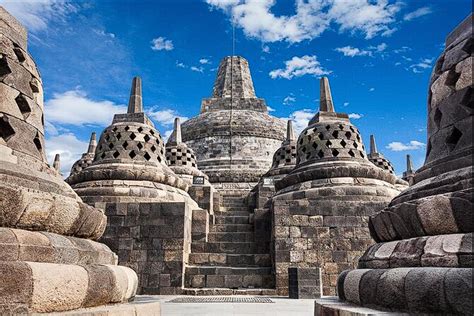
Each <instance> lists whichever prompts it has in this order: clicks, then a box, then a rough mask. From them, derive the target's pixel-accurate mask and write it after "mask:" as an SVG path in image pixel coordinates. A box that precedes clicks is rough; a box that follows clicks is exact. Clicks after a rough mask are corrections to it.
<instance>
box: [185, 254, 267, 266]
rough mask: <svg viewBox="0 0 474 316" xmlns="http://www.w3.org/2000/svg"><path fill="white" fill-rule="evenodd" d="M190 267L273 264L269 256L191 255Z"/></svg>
mask: <svg viewBox="0 0 474 316" xmlns="http://www.w3.org/2000/svg"><path fill="white" fill-rule="evenodd" d="M189 264H190V265H205V266H235V267H267V266H270V265H271V264H272V261H271V257H270V255H269V254H229V253H191V254H189Z"/></svg>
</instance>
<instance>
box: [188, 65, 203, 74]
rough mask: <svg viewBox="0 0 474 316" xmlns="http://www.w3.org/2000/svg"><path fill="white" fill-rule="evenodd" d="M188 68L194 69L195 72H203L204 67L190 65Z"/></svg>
mask: <svg viewBox="0 0 474 316" xmlns="http://www.w3.org/2000/svg"><path fill="white" fill-rule="evenodd" d="M190 69H191V70H192V71H195V72H200V73H203V72H204V68H202V67H196V66H192V67H191V68H190Z"/></svg>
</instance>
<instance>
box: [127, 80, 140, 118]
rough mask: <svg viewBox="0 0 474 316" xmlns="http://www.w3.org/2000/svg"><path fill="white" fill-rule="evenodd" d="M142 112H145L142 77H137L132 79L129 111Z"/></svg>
mask: <svg viewBox="0 0 474 316" xmlns="http://www.w3.org/2000/svg"><path fill="white" fill-rule="evenodd" d="M141 112H143V102H142V79H141V78H140V77H135V78H133V81H132V89H131V91H130V100H129V101H128V111H127V113H141Z"/></svg>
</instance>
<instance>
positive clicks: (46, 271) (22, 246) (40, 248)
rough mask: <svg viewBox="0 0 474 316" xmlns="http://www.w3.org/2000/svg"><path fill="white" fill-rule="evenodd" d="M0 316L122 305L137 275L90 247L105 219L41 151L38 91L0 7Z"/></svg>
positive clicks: (23, 40) (23, 36)
mask: <svg viewBox="0 0 474 316" xmlns="http://www.w3.org/2000/svg"><path fill="white" fill-rule="evenodd" d="M0 179H1V183H0V314H2V315H10V314H29V313H45V312H63V311H67V310H73V309H78V308H81V307H92V306H98V305H104V304H110V303H119V302H124V301H128V300H129V299H132V298H133V297H134V296H135V292H136V288H137V275H136V274H135V273H134V272H133V271H132V270H131V269H129V268H126V267H121V266H117V256H116V255H115V254H114V253H113V252H112V251H111V250H110V249H109V248H108V247H107V246H106V245H104V244H101V243H98V242H96V241H94V240H97V239H98V238H100V237H101V236H102V233H103V232H104V229H105V227H106V222H107V218H106V216H105V215H104V213H103V211H102V210H100V209H97V208H94V207H92V206H89V205H87V204H85V203H83V201H82V200H81V199H80V198H79V197H78V195H77V194H76V193H75V192H74V191H73V190H72V189H71V187H70V186H69V185H68V184H67V183H65V182H64V180H63V179H62V177H61V176H60V174H59V159H58V158H57V159H55V168H52V167H50V166H49V165H48V164H47V161H46V155H45V150H44V116H43V87H42V82H41V78H40V75H39V73H38V70H37V67H36V64H35V62H34V61H33V59H32V58H31V56H30V55H29V54H28V52H27V32H26V29H25V28H24V27H23V26H22V25H21V24H20V23H19V22H18V21H16V20H15V18H13V17H12V16H11V15H10V14H9V13H8V12H6V11H5V10H4V9H3V7H1V6H0Z"/></svg>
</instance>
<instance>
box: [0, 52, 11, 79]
mask: <svg viewBox="0 0 474 316" xmlns="http://www.w3.org/2000/svg"><path fill="white" fill-rule="evenodd" d="M11 72H12V70H11V68H10V66H8V63H7V58H6V57H1V56H0V77H3V76H5V75H8V74H10V73H11Z"/></svg>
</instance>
